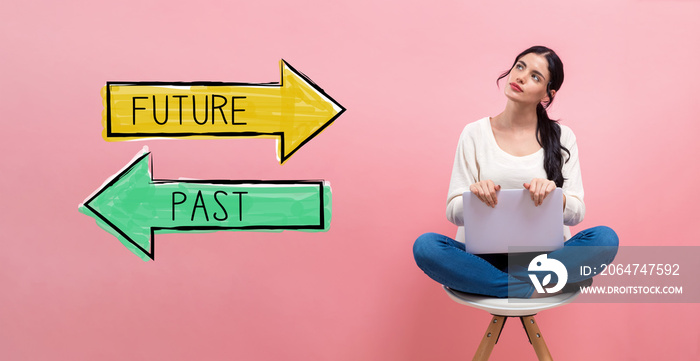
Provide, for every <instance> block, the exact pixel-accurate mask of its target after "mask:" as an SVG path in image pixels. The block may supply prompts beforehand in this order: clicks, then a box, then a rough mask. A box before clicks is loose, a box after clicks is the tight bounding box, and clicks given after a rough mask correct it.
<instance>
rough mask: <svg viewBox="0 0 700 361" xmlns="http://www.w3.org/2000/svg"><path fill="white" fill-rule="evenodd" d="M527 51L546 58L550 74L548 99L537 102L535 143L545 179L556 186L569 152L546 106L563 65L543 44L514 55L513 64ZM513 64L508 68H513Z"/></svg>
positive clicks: (558, 83)
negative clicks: (541, 156)
mask: <svg viewBox="0 0 700 361" xmlns="http://www.w3.org/2000/svg"><path fill="white" fill-rule="evenodd" d="M529 53H535V54H538V55H542V56H543V57H544V58H545V59H547V63H548V65H549V66H548V70H549V75H550V78H551V79H550V81H549V83H547V94H549V95H550V96H549V100H548V101H546V102H545V103H544V104H542V103H540V104H537V143H539V144H540V146H541V147H542V149H543V150H544V170H545V172H547V179H549V180H552V181H554V183H555V184H556V185H557V187H561V186H562V185H564V180H565V179H564V175H563V174H562V173H561V168H562V165H563V164H564V160H563V158H564V154H563V153H566V154H567V158H566V161H567V162H568V161H569V157H570V156H571V153H569V150H568V149H566V147H564V146H562V145H561V139H560V137H561V127H560V126H559V124H558V123H557V121H556V120H552V119H549V115H548V114H547V108H548V107H549V106H550V105H551V104H552V102H553V101H554V98H553V97H552V96H551V94H552V90H554V91H558V90H559V88H560V87H561V84H562V83H563V82H564V65H563V64H562V62H561V60H560V59H559V56H558V55H557V54H556V53H555V52H554V50H552V49H549V48H547V47H544V46H533V47H531V48H529V49H527V50H525V51H523V52H522V53H520V54H519V55H518V56H517V57H515V61H514V62H513V66H515V64H516V63H517V62H518V60H519V59H520V58H522V57H523V56H524V55H526V54H529ZM513 66H511V67H510V69H511V70H512V69H513ZM508 74H510V70H508V71H506V72H504V73H503V74H501V76H499V77H498V79H496V84H498V81H499V80H501V79H503V78H505V77H506V76H508Z"/></svg>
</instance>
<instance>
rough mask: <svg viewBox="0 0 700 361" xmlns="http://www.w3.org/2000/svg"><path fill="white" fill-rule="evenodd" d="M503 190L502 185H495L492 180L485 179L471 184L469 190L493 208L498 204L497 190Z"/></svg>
mask: <svg viewBox="0 0 700 361" xmlns="http://www.w3.org/2000/svg"><path fill="white" fill-rule="evenodd" d="M500 190H501V186H500V185H495V184H494V183H493V181H492V180H490V179H488V180H483V181H481V182H477V183H473V184H472V185H470V186H469V191H470V192H472V193H474V194H475V195H476V196H477V197H478V198H479V200H481V201H482V202H484V203H486V205H487V206H489V207H491V208H493V207H495V206H496V204H498V199H497V198H496V192H497V191H500Z"/></svg>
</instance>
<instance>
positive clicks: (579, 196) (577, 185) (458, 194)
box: [447, 117, 586, 243]
mask: <svg viewBox="0 0 700 361" xmlns="http://www.w3.org/2000/svg"><path fill="white" fill-rule="evenodd" d="M560 127H561V138H560V140H561V144H562V145H563V146H564V147H566V148H567V149H568V150H569V152H570V153H571V157H570V158H569V161H568V162H566V163H564V164H563V166H562V174H563V176H564V179H565V180H564V185H563V186H562V190H563V193H564V195H565V196H566V208H565V209H564V238H565V239H569V238H570V237H571V231H570V230H569V227H568V226H573V225H576V224H578V223H580V222H581V221H582V220H583V216H584V214H585V213H586V206H585V205H584V203H583V182H582V181H581V167H580V166H579V161H578V148H577V146H576V136H575V135H574V132H572V131H571V129H570V128H569V127H567V126H565V125H560ZM566 156H567V155H566V153H564V161H566V159H567V158H566ZM533 178H545V179H546V178H547V173H546V172H545V170H544V150H543V149H542V148H540V150H538V151H537V152H535V153H533V154H530V155H526V156H523V157H516V156H514V155H511V154H508V153H506V152H505V151H504V150H502V149H501V148H500V147H499V146H498V144H497V143H496V138H495V137H494V135H493V131H492V129H491V122H490V120H489V118H488V117H486V118H483V119H480V120H478V121H476V122H473V123H469V124H467V126H466V127H464V130H463V131H462V134H461V135H460V137H459V144H458V145H457V152H456V154H455V160H454V166H453V167H452V177H451V179H450V189H449V191H448V195H447V219H448V220H450V222H452V223H454V224H456V225H457V226H459V228H458V230H457V237H456V240H457V241H459V242H462V243H464V215H463V214H462V211H463V203H462V194H463V193H464V192H467V191H469V186H470V185H471V184H472V183H476V182H479V181H482V180H487V179H490V180H492V181H493V182H494V184H497V185H501V189H523V183H530V181H531V180H532V179H533Z"/></svg>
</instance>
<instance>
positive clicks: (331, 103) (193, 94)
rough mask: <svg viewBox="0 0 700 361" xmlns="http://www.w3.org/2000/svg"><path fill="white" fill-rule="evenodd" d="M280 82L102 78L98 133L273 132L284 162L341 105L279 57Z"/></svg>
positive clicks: (108, 136)
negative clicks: (101, 126) (101, 121)
mask: <svg viewBox="0 0 700 361" xmlns="http://www.w3.org/2000/svg"><path fill="white" fill-rule="evenodd" d="M280 67H281V73H282V75H281V77H282V81H281V83H279V84H277V83H262V84H249V83H225V82H107V85H106V86H105V87H104V88H103V91H102V95H103V97H104V107H105V111H104V113H103V124H104V133H103V137H104V138H105V140H108V141H115V140H129V139H140V138H181V137H194V138H250V137H263V138H276V139H278V143H277V144H278V156H277V157H278V159H279V161H280V163H284V162H285V161H286V160H287V159H289V157H291V156H292V154H294V153H295V152H296V151H297V150H299V148H301V147H302V146H303V145H304V144H306V143H307V142H308V141H309V140H311V139H312V138H314V137H315V136H316V135H318V134H320V133H321V132H322V131H323V130H324V129H325V128H326V127H328V126H329V125H330V124H331V123H333V121H335V119H337V118H338V117H339V116H340V115H341V114H342V113H343V112H344V111H345V108H343V106H341V105H340V104H338V103H337V102H336V101H335V100H333V99H332V98H331V97H330V96H329V95H328V94H326V93H325V92H324V91H323V89H321V88H320V87H318V86H317V85H316V84H315V83H314V82H313V81H311V80H310V79H309V78H307V77H306V76H305V75H303V74H302V73H300V72H299V71H297V70H296V69H294V68H293V67H292V66H291V65H289V64H288V63H287V62H285V61H284V60H282V61H280Z"/></svg>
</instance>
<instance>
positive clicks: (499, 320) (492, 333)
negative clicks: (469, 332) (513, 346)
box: [472, 316, 507, 361]
mask: <svg viewBox="0 0 700 361" xmlns="http://www.w3.org/2000/svg"><path fill="white" fill-rule="evenodd" d="M506 319H507V317H505V316H493V319H491V323H490V324H489V327H488V328H487V329H486V333H485V334H484V338H482V339H481V343H480V344H479V348H478V349H476V354H475V355H474V358H473V359H472V361H486V360H488V359H489V356H490V355H491V351H493V346H494V345H495V344H496V342H498V337H499V336H500V335H501V330H503V325H504V324H505V323H506Z"/></svg>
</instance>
